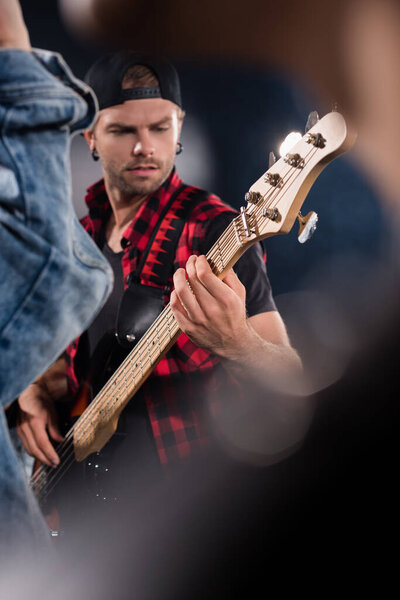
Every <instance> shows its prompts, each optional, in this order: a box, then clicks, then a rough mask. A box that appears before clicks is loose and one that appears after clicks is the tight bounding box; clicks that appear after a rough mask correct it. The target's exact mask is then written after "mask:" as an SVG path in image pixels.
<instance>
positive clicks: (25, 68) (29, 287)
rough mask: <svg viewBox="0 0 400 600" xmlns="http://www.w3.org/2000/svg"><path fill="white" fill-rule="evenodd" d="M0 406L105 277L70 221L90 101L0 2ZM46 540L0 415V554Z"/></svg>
mask: <svg viewBox="0 0 400 600" xmlns="http://www.w3.org/2000/svg"><path fill="white" fill-rule="evenodd" d="M0 47H1V48H0V63H1V64H0V72H1V77H0V90H1V92H0V123H1V137H0V248H1V253H0V354H1V367H0V400H1V405H2V407H5V406H7V405H8V404H9V403H11V402H12V401H13V400H14V399H15V397H16V396H17V395H18V394H19V393H20V392H21V391H22V390H23V389H24V388H25V387H26V386H27V384H29V383H30V382H31V381H33V380H34V379H35V378H36V377H38V376H39V375H40V374H41V373H42V372H43V371H44V370H45V369H46V368H47V367H48V366H49V365H50V364H51V363H52V362H53V361H54V359H55V358H56V357H57V356H58V355H59V354H60V353H61V352H62V351H63V349H64V348H65V346H66V344H67V343H68V342H69V341H71V339H73V337H74V336H75V335H77V334H78V333H79V332H80V331H81V330H82V329H83V328H84V327H86V326H87V325H88V323H89V322H90V320H91V318H92V317H93V316H94V313H95V312H96V311H97V310H99V308H100V306H101V305H102V303H103V302H104V301H105V298H106V296H107V293H108V291H109V287H110V282H111V273H110V269H109V267H108V266H107V263H106V262H105V260H104V259H103V257H102V256H101V254H100V252H98V250H97V248H96V247H95V246H94V244H92V242H91V241H90V240H89V239H88V238H87V236H86V234H85V232H84V231H83V229H82V228H81V226H80V225H79V223H78V222H77V220H76V217H75V216H74V212H73V208H72V204H71V200H70V195H69V189H70V188H69V166H68V165H69V163H68V148H69V133H70V131H74V130H77V129H80V128H83V127H87V126H88V125H89V124H90V122H91V120H92V119H93V116H94V114H95V100H94V98H93V95H92V93H91V92H90V91H89V89H88V88H87V86H84V85H83V84H81V83H80V82H79V81H77V80H76V79H74V78H73V76H72V74H71V73H70V71H69V69H68V67H67V66H66V65H65V64H64V62H63V61H62V59H61V58H60V57H59V56H58V55H54V54H52V53H48V52H45V51H31V47H30V43H29V37H28V33H27V31H26V28H25V25H24V22H23V18H22V15H21V11H20V7H19V3H18V2H17V1H16V0H1V1H0ZM39 542H40V544H41V545H42V546H46V545H47V543H48V533H47V531H46V529H45V527H44V524H43V523H42V519H41V516H40V513H39V510H38V507H37V505H36V502H35V500H34V498H33V496H32V494H31V493H30V492H29V491H28V489H27V486H26V483H25V481H24V474H23V472H22V467H21V465H20V464H19V462H18V460H17V458H16V455H15V453H14V451H13V449H12V447H11V442H10V439H9V434H8V430H7V426H6V423H5V418H4V414H3V411H0V555H3V553H4V554H7V555H8V556H13V553H14V552H16V551H17V552H21V553H26V555H27V556H33V551H35V552H36V550H37V549H38V548H39V547H40V544H39Z"/></svg>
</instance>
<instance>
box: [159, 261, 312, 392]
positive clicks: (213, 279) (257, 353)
mask: <svg viewBox="0 0 400 600" xmlns="http://www.w3.org/2000/svg"><path fill="white" fill-rule="evenodd" d="M174 285H175V290H174V291H173V292H172V294H171V309H172V311H173V313H174V316H175V319H176V320H177V322H178V324H179V327H180V328H181V330H182V331H183V332H184V333H185V334H186V335H187V336H188V337H189V338H190V339H191V340H192V341H193V342H194V343H195V344H196V345H198V346H200V347H201V348H205V349H207V350H209V351H211V352H213V353H214V354H216V355H217V356H218V357H219V358H220V359H221V361H222V362H223V364H224V365H225V366H226V367H227V368H228V369H229V370H230V371H232V374H233V375H235V376H236V377H238V378H239V379H246V380H249V378H251V377H252V378H253V380H254V381H255V382H257V383H258V384H261V385H264V384H267V385H269V386H270V385H271V378H273V379H274V380H276V381H277V382H278V383H279V380H281V379H282V378H283V377H285V378H286V377H287V376H288V375H289V376H293V377H295V378H296V377H298V376H299V375H300V374H301V371H302V369H301V361H300V358H299V356H298V354H297V352H296V351H295V350H294V349H293V348H292V347H291V345H290V342H289V338H288V335H287V332H286V328H285V325H284V323H283V321H282V318H281V317H280V315H279V313H278V312H277V311H271V312H266V313H261V314H258V315H254V316H253V317H250V318H247V317H246V308H245V306H246V305H245V300H246V290H245V287H244V285H243V284H242V283H241V282H240V281H239V279H238V277H237V276H236V275H235V273H234V271H233V270H232V269H231V270H229V271H228V273H227V275H226V276H225V277H224V279H223V280H221V279H219V278H218V277H217V276H216V275H214V273H213V272H212V270H211V268H210V265H209V264H208V262H207V259H206V257H205V256H200V257H196V256H191V257H190V258H189V260H188V262H187V265H186V271H185V270H184V269H179V270H178V271H177V272H176V273H175V276H174Z"/></svg>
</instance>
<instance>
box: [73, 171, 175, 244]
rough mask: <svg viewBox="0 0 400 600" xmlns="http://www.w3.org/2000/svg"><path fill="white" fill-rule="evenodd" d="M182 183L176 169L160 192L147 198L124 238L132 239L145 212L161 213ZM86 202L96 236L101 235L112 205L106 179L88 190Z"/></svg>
mask: <svg viewBox="0 0 400 600" xmlns="http://www.w3.org/2000/svg"><path fill="white" fill-rule="evenodd" d="M182 183H183V180H182V179H181V178H180V177H179V175H178V174H177V172H176V169H175V167H174V168H173V169H172V171H171V173H170V175H169V176H168V177H167V179H166V180H165V181H164V183H163V184H162V185H161V186H160V187H159V188H158V190H156V191H155V192H153V193H152V194H149V195H148V196H147V198H146V200H145V201H144V202H143V204H142V205H141V207H140V208H139V210H138V212H137V214H136V216H135V217H134V218H133V219H132V222H131V223H130V225H128V227H127V229H126V230H125V232H124V238H126V239H130V238H131V237H132V231H133V230H134V227H135V224H136V223H137V221H138V219H140V218H141V217H142V215H143V213H144V212H149V211H151V212H152V211H154V212H159V211H160V210H162V208H163V207H164V206H165V204H166V203H167V202H168V200H169V198H170V197H171V194H173V193H174V192H175V191H176V190H177V189H178V188H179V187H180V186H181V185H182ZM85 202H86V205H87V207H88V209H89V215H88V218H89V221H90V222H91V225H92V230H93V232H94V234H95V236H96V234H99V232H100V230H101V228H102V227H103V225H104V224H105V223H106V222H107V220H108V218H109V216H110V213H111V205H110V201H109V199H108V196H107V192H106V188H105V184H104V179H100V180H99V181H96V183H94V184H93V185H91V186H89V187H88V188H87V191H86V196H85Z"/></svg>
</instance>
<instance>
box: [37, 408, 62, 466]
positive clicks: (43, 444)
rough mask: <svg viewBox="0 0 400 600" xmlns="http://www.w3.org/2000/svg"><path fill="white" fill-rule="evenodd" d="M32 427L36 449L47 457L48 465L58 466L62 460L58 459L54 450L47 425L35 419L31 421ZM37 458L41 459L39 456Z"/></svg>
mask: <svg viewBox="0 0 400 600" xmlns="http://www.w3.org/2000/svg"><path fill="white" fill-rule="evenodd" d="M30 426H31V431H32V434H33V437H34V440H35V443H36V448H37V449H38V450H39V452H40V453H41V454H42V455H44V456H45V458H46V461H45V462H46V464H51V465H53V466H56V465H58V463H59V462H60V459H59V458H58V455H57V452H56V451H55V450H54V448H53V445H52V443H51V441H50V438H49V436H48V434H47V431H46V426H45V423H44V422H43V421H39V420H38V419H34V420H32V421H31V425H30ZM37 458H39V456H38V457H37ZM40 460H42V459H40Z"/></svg>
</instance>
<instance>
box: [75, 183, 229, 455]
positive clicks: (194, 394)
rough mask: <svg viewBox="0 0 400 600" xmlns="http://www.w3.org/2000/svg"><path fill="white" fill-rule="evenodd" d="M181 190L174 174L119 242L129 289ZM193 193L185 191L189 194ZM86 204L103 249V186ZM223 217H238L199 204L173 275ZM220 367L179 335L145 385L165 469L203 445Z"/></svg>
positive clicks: (106, 210)
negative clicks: (207, 401)
mask: <svg viewBox="0 0 400 600" xmlns="http://www.w3.org/2000/svg"><path fill="white" fill-rule="evenodd" d="M182 184H183V182H182V180H181V179H180V178H179V177H178V175H177V173H176V172H175V171H173V172H172V173H171V175H170V177H169V178H168V179H167V180H166V181H165V183H164V184H163V185H162V186H161V187H160V188H159V189H158V190H157V192H155V193H154V194H151V195H149V197H148V198H147V199H146V201H145V202H144V203H143V204H142V206H141V207H140V209H139V210H138V212H137V214H136V216H135V217H134V219H133V220H132V222H131V223H130V225H129V226H128V228H127V229H126V230H125V232H124V235H123V238H122V241H121V245H122V247H123V248H124V255H123V257H122V270H123V276H124V287H125V288H126V287H127V285H128V282H129V275H130V274H131V273H135V271H136V269H137V266H138V263H139V262H140V258H141V256H142V254H143V252H144V251H145V249H146V246H147V244H148V242H149V238H150V236H151V234H152V232H153V229H154V227H155V225H156V223H157V220H158V217H159V214H160V212H161V211H162V210H163V208H164V207H165V206H166V204H167V202H168V200H169V199H170V197H171V195H172V194H173V193H174V192H175V191H176V190H177V189H178V188H179V187H181V185H182ZM195 189H196V188H193V187H191V186H187V188H186V191H194V190H195ZM85 200H86V203H87V205H88V208H89V214H88V216H86V217H85V218H84V219H83V220H82V225H83V226H84V228H85V229H86V231H87V232H88V233H89V234H90V235H91V236H92V238H93V239H94V240H95V241H96V242H98V243H100V236H101V230H102V228H103V226H104V225H105V223H106V222H107V220H108V218H109V216H110V214H111V207H110V203H109V201H108V198H107V194H106V191H105V187H104V181H103V180H101V181H99V182H97V183H95V184H94V185H93V186H91V187H90V188H89V189H88V193H87V196H86V198H85ZM222 213H232V217H233V216H234V211H233V209H232V208H231V207H229V206H228V205H226V204H224V203H223V202H222V201H221V200H220V199H219V198H218V197H217V196H214V195H212V194H209V195H206V196H204V197H203V199H202V200H200V201H199V202H198V204H197V206H195V207H194V208H193V210H192V212H191V213H190V217H189V219H188V220H187V222H186V223H185V225H184V228H183V231H182V234H181V236H180V238H179V241H178V245H177V248H176V253H175V259H174V263H173V269H172V273H173V272H175V271H176V270H177V269H178V268H180V267H185V265H186V262H187V260H188V258H189V256H191V255H192V254H197V255H198V254H199V253H200V251H201V249H202V248H204V247H203V245H202V244H203V243H204V239H205V236H206V232H207V227H208V226H209V224H210V223H211V222H212V221H213V220H214V219H215V218H216V217H217V216H218V215H221V214H222ZM203 251H204V249H203ZM148 260H149V259H148ZM147 264H148V261H147ZM146 271H151V269H146ZM172 273H171V283H172ZM141 283H142V284H144V285H152V283H151V280H150V281H149V279H147V278H144V277H143V273H142V278H141ZM165 300H166V303H167V302H168V301H169V298H168V297H166V299H165ZM79 342H80V338H79V339H78V340H76V341H75V342H73V343H72V344H71V345H70V346H69V347H68V348H67V350H66V362H67V377H68V382H69V388H70V392H71V393H72V394H74V393H76V392H77V391H78V389H79V379H80V376H79V375H78V373H81V375H82V374H83V372H84V369H83V368H82V363H83V362H84V361H83V360H82V359H83V358H84V357H82V349H81V348H80V343H79ZM217 365H218V359H217V358H216V357H215V356H214V355H212V354H210V353H209V352H207V351H206V350H203V349H201V348H199V347H198V346H196V345H195V344H193V343H192V342H191V341H190V340H189V339H188V337H187V336H186V335H185V334H181V335H180V337H179V339H178V341H177V342H176V344H175V345H174V346H173V348H172V349H171V350H170V351H169V352H168V353H167V354H166V356H165V357H164V358H163V359H162V360H161V361H160V362H159V363H158V365H157V366H156V367H155V369H154V371H153V373H152V375H151V377H149V379H148V380H147V381H146V382H145V383H144V385H143V387H142V393H144V395H145V399H146V406H147V410H148V414H149V418H150V423H151V427H152V431H153V434H154V439H155V443H156V447H157V451H158V454H159V458H160V461H161V463H162V464H165V463H167V462H169V461H170V460H173V459H175V458H185V457H188V456H190V455H191V454H192V452H193V450H194V449H195V448H196V447H198V446H199V445H202V444H203V443H204V441H205V439H206V433H205V431H204V427H203V424H202V421H203V419H202V418H201V415H202V411H203V407H204V398H205V397H206V396H207V395H208V394H210V393H212V391H213V390H214V391H215V389H216V388H217V387H219V385H220V384H221V382H219V383H218V382H217V380H219V379H220V377H221V375H220V374H218V375H217V376H216V369H215V367H216V366H217Z"/></svg>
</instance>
